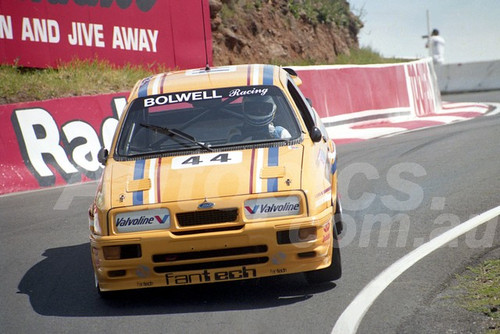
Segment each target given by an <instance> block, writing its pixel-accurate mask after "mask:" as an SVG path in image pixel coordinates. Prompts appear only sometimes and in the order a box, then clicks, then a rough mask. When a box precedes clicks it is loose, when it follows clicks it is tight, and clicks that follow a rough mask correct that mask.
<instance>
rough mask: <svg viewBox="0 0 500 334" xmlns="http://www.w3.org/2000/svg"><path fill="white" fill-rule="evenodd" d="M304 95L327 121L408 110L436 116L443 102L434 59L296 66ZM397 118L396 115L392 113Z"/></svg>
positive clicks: (417, 113)
mask: <svg viewBox="0 0 500 334" xmlns="http://www.w3.org/2000/svg"><path fill="white" fill-rule="evenodd" d="M294 69H295V70H296V71H297V73H298V75H299V77H300V78H301V79H302V82H303V85H302V86H301V90H302V91H303V92H304V95H305V96H307V97H309V98H310V99H311V100H312V101H313V106H314V108H315V109H316V111H317V112H318V114H319V115H320V116H321V117H323V118H330V117H334V116H339V115H346V114H354V113H357V112H362V111H374V113H373V114H375V115H376V114H377V111H384V110H385V111H386V110H390V109H396V110H401V109H406V110H407V114H408V116H410V115H411V116H424V115H428V114H431V113H435V112H436V111H438V110H439V109H440V107H441V99H440V93H439V88H438V87H437V80H436V77H435V74H434V69H433V67H432V61H431V59H430V58H429V59H423V60H419V61H414V62H409V63H399V64H391V65H356V66H342V65H338V66H304V67H294ZM389 115H393V114H389Z"/></svg>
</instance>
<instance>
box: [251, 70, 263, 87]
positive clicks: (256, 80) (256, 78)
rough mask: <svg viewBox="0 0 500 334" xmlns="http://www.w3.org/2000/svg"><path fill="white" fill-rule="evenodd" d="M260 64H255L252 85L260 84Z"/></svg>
mask: <svg viewBox="0 0 500 334" xmlns="http://www.w3.org/2000/svg"><path fill="white" fill-rule="evenodd" d="M260 67H261V66H260V65H254V66H253V71H252V85H259V84H260Z"/></svg>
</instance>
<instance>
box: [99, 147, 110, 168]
mask: <svg viewBox="0 0 500 334" xmlns="http://www.w3.org/2000/svg"><path fill="white" fill-rule="evenodd" d="M108 155H109V152H108V150H107V149H105V148H104V147H101V149H100V150H99V153H97V161H99V162H100V163H101V164H102V165H104V164H106V160H108Z"/></svg>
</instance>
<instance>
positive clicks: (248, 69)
mask: <svg viewBox="0 0 500 334" xmlns="http://www.w3.org/2000/svg"><path fill="white" fill-rule="evenodd" d="M251 71H252V65H248V68H247V86H250V73H252V72H251Z"/></svg>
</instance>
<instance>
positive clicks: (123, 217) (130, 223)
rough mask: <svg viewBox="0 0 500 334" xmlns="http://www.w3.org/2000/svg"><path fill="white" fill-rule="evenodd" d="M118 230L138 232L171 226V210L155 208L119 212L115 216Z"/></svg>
mask: <svg viewBox="0 0 500 334" xmlns="http://www.w3.org/2000/svg"><path fill="white" fill-rule="evenodd" d="M115 227H116V230H117V231H118V232H122V233H123V232H138V231H149V230H163V229H168V228H170V211H169V210H168V209H153V210H141V211H132V212H124V213H119V214H117V215H116V216H115Z"/></svg>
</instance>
